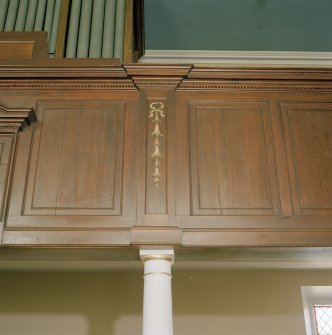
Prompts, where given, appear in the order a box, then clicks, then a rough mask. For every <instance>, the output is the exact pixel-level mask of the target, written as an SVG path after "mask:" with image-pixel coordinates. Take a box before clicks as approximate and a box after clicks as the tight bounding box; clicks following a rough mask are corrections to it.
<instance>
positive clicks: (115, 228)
mask: <svg viewBox="0 0 332 335" xmlns="http://www.w3.org/2000/svg"><path fill="white" fill-rule="evenodd" d="M136 105H137V102H136V101H135V100H130V101H128V102H127V103H126V102H125V101H123V100H98V101H95V100H83V101H82V100H80V101H74V100H66V101H64V100H62V101H61V100H50V101H39V102H38V103H37V106H38V107H37V114H38V118H39V120H40V122H38V123H37V124H36V126H35V129H34V133H32V131H30V132H28V133H27V134H24V136H22V137H21V138H20V145H19V148H18V149H19V150H18V151H19V153H18V157H17V162H16V169H15V175H14V183H13V188H12V201H11V204H10V207H9V213H8V220H7V224H6V232H5V234H4V243H6V244H12V243H14V242H15V241H16V242H15V243H14V244H16V243H26V244H37V245H44V244H48V243H50V244H52V243H53V244H56V245H59V244H69V245H70V244H74V245H77V244H88V245H89V244H98V235H100V244H105V243H106V242H105V241H107V238H106V236H108V240H109V244H113V243H114V244H118V245H122V244H128V243H129V227H130V226H132V225H133V224H134V222H135V220H136V172H135V170H136V152H137V148H136V147H135V146H136V143H137V111H136V108H135V107H136ZM30 147H31V149H30ZM26 150H28V151H30V152H31V153H30V155H29V154H26ZM26 174H28V178H27V180H25V175H26ZM27 229H28V230H30V231H31V230H33V231H31V232H30V233H28V232H27ZM68 230H70V231H68ZM98 230H100V231H98ZM61 231H62V232H61ZM64 231H66V232H67V235H66V233H64ZM89 232H91V235H89ZM14 236H15V238H17V239H16V240H15V238H14ZM18 236H20V238H18ZM65 236H67V239H64V237H65ZM89 236H91V239H90V240H89ZM116 236H117V237H118V240H117V237H116ZM106 244H108V243H106Z"/></svg>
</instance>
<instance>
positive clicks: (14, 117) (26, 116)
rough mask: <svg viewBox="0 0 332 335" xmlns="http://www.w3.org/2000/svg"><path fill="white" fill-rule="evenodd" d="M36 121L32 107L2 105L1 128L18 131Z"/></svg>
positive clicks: (0, 113) (0, 111) (0, 110)
mask: <svg viewBox="0 0 332 335" xmlns="http://www.w3.org/2000/svg"><path fill="white" fill-rule="evenodd" d="M34 121H36V115H35V113H34V111H33V109H32V108H7V107H5V106H3V105H0V130H1V131H3V130H5V131H6V132H16V131H17V130H22V129H24V128H25V127H26V126H28V125H30V124H31V123H33V122H34Z"/></svg>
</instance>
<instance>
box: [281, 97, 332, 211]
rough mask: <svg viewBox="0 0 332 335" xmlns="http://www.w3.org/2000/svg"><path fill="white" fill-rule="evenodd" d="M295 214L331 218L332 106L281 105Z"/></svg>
mask: <svg viewBox="0 0 332 335" xmlns="http://www.w3.org/2000/svg"><path fill="white" fill-rule="evenodd" d="M281 106H282V110H283V121H284V129H285V133H286V135H287V137H286V139H287V145H286V148H287V151H288V160H289V165H290V175H291V186H292V195H293V203H294V207H295V208H294V210H295V214H297V215H301V214H309V215H317V214H318V215H319V214H321V215H324V214H325V215H331V214H332V104H324V103H314V104H310V103H292V104H291V103H285V104H282V105H281Z"/></svg>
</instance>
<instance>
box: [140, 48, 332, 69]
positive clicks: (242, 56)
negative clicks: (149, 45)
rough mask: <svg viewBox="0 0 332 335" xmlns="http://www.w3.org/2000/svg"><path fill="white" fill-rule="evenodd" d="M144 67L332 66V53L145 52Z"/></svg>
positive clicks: (141, 60) (141, 61) (143, 57)
mask: <svg viewBox="0 0 332 335" xmlns="http://www.w3.org/2000/svg"><path fill="white" fill-rule="evenodd" d="M139 62H140V63H163V64H165V63H166V64H167V63H177V64H178V63H184V64H190V63H194V64H198V63H201V64H231V65H235V64H236V65H239V64H240V65H255V66H262V65H272V66H273V65H275V66H290V67H294V66H332V52H301V51H294V52H293V51H292V52H290V51H215V50H145V53H144V55H143V56H142V57H141V58H140V59H139Z"/></svg>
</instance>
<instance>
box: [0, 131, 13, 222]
mask: <svg viewBox="0 0 332 335" xmlns="http://www.w3.org/2000/svg"><path fill="white" fill-rule="evenodd" d="M13 139H14V135H0V221H2V218H3V211H4V203H5V200H6V199H5V195H6V190H7V183H8V173H9V163H10V160H11V154H12V144H13Z"/></svg>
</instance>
